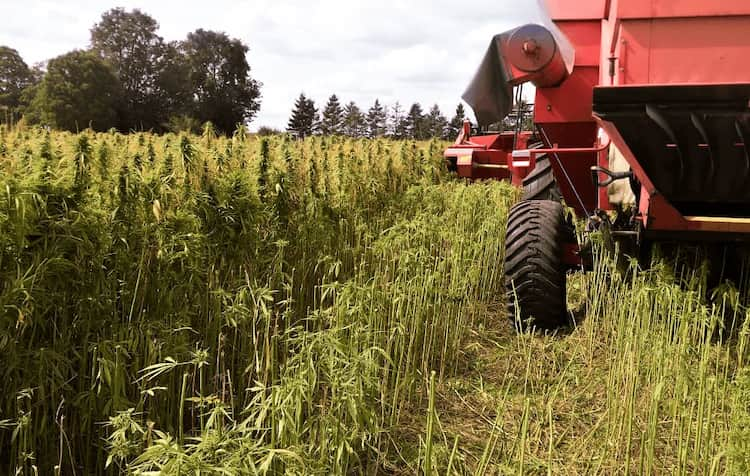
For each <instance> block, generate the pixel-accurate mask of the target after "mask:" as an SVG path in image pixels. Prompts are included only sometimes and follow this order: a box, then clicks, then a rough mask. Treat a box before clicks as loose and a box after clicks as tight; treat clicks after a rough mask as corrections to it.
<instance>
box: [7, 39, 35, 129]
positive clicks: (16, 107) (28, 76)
mask: <svg viewBox="0 0 750 476" xmlns="http://www.w3.org/2000/svg"><path fill="white" fill-rule="evenodd" d="M33 81H34V75H33V73H32V71H31V69H30V68H29V66H28V65H27V64H26V62H25V61H24V60H23V58H21V55H19V54H18V51H16V50H14V49H13V48H9V47H7V46H0V122H8V121H11V120H14V118H18V116H19V115H20V112H21V106H22V94H23V91H24V90H25V89H26V88H28V87H29V86H31V85H32V83H33Z"/></svg>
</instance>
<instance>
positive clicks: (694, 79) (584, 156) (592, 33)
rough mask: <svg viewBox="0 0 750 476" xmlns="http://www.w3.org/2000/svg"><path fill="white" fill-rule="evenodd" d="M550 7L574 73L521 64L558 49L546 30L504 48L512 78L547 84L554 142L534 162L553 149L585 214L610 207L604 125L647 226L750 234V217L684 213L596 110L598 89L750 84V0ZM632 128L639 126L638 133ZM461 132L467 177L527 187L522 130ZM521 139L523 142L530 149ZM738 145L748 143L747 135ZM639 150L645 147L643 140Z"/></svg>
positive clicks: (544, 91) (586, 2)
mask: <svg viewBox="0 0 750 476" xmlns="http://www.w3.org/2000/svg"><path fill="white" fill-rule="evenodd" d="M546 5H547V11H548V13H549V16H550V19H551V20H552V21H553V22H554V23H555V25H556V26H557V28H558V29H559V33H560V34H561V35H564V37H565V38H566V39H567V41H569V42H570V43H571V44H572V45H573V47H574V48H575V61H574V67H573V69H572V71H567V70H566V73H567V74H565V75H562V76H561V74H560V71H559V67H556V68H548V69H547V70H545V69H544V67H542V66H540V65H537V67H536V68H531V69H533V70H534V71H533V72H530V71H529V68H526V71H523V68H519V66H523V65H524V64H526V63H527V62H528V61H529V58H530V57H531V56H533V55H536V54H541V53H545V54H547V56H545V58H546V57H552V56H554V55H552V56H550V55H549V52H550V51H551V49H550V46H549V43H545V41H543V38H542V37H541V36H540V37H539V38H532V37H529V38H523V37H519V38H517V41H515V43H513V45H511V50H510V53H507V52H504V53H503V55H504V57H505V59H506V60H508V59H510V61H508V62H506V63H505V64H506V68H507V69H508V73H509V77H510V78H511V84H514V85H515V84H520V83H522V82H526V81H533V82H535V83H536V84H537V86H544V87H537V89H536V98H535V101H534V102H535V111H534V121H535V123H536V124H537V126H538V127H539V130H540V131H541V133H542V137H543V138H544V140H545V142H546V150H536V151H533V152H531V153H530V156H531V159H532V160H531V161H532V162H533V159H534V156H535V155H537V154H539V153H543V152H546V153H547V154H548V156H550V157H551V159H552V162H551V163H552V166H553V170H554V172H555V177H556V180H557V183H558V185H559V187H560V189H561V192H562V194H563V197H564V199H565V201H566V203H567V204H568V205H570V206H572V207H574V208H575V210H576V212H577V213H578V214H579V215H583V214H585V213H586V212H591V211H592V210H593V209H594V208H597V207H599V208H602V209H609V208H610V204H609V201H608V199H607V194H606V190H604V189H602V190H595V188H594V185H593V183H592V180H591V173H590V168H591V166H593V165H597V164H598V165H599V166H602V167H607V166H608V157H607V153H606V151H604V150H600V149H599V148H598V147H592V145H593V144H596V143H597V132H598V130H599V128H600V127H601V129H602V130H603V131H604V132H605V133H606V135H607V136H608V137H609V138H610V139H611V141H612V143H613V144H614V145H616V146H617V148H618V149H619V150H620V152H621V153H622V154H623V156H624V157H625V159H626V160H627V161H628V163H629V164H630V166H631V169H632V170H633V173H634V175H635V177H636V178H637V179H638V180H639V181H640V182H641V184H642V189H641V194H640V196H641V198H640V203H639V212H640V217H639V219H640V220H641V221H642V223H643V225H644V227H645V229H646V230H647V231H654V232H672V233H673V234H674V233H679V232H699V233H704V234H707V236H709V238H710V236H712V235H711V233H715V234H719V233H721V234H727V233H729V234H731V233H742V234H745V233H750V220H746V221H743V220H739V219H735V218H725V219H722V218H717V217H709V218H708V219H704V218H700V217H692V218H691V217H685V216H682V215H681V214H680V213H679V212H678V211H677V209H676V208H675V207H674V206H673V205H672V204H670V203H669V202H668V200H667V199H666V198H665V196H664V195H662V194H660V193H659V190H657V189H656V187H655V186H654V181H653V180H651V178H650V177H649V176H648V175H647V173H646V171H645V170H644V167H643V166H642V165H641V163H640V162H639V158H638V157H637V156H636V155H635V154H634V153H633V151H632V150H631V149H630V148H629V147H628V144H627V143H626V141H625V140H624V139H623V137H622V135H621V134H620V131H618V129H617V127H616V126H615V125H614V124H613V123H612V122H610V121H608V120H606V119H603V118H600V117H594V115H593V113H592V105H593V91H594V88H595V87H597V86H615V87H623V88H627V87H630V86H651V85H654V86H656V85H668V86H674V85H701V86H706V87H715V86H716V85H722V84H747V83H750V61H748V60H747V58H748V53H750V35H748V31H750V1H748V0H721V1H714V0H546ZM540 49H541V53H540ZM555 61H557V60H555ZM558 63H559V62H558ZM550 64H552V61H551V62H550ZM542 72H543V73H542ZM560 77H562V79H561V80H560V81H561V82H560V81H559V80H558V79H559V78H560ZM545 79H546V80H548V81H545ZM658 101H659V98H655V102H657V103H658ZM644 107H645V106H644ZM748 107H749V109H750V105H749V106H748ZM688 114H689V113H688ZM698 120H700V118H699V119H698ZM621 126H622V123H621ZM654 127H657V126H656V124H655V125H654ZM632 134H633V132H632V131H631V137H630V139H629V140H632ZM529 136H530V133H528V132H526V133H524V134H523V137H524V138H525V139H526V140H528V138H529ZM459 139H460V140H459V141H457V143H456V145H454V146H453V147H452V148H451V149H450V150H452V151H453V152H454V153H455V152H456V151H464V150H466V151H467V152H466V153H467V154H468V155H467V157H468V160H464V162H465V163H464V165H462V166H460V167H459V174H461V175H462V176H466V177H470V178H487V177H491V178H499V179H512V180H513V183H515V184H516V185H520V182H521V180H520V178H521V177H523V176H524V174H526V173H528V170H524V169H520V168H517V169H515V170H514V168H513V162H512V160H511V158H510V156H511V153H512V150H513V134H512V133H504V134H494V135H488V136H478V137H469V134H462V135H461V137H460V138H459ZM521 142H522V143H520V144H517V145H516V148H517V149H523V148H525V143H523V141H521ZM708 142H710V140H709V141H708ZM735 145H736V146H737V147H744V144H743V143H742V140H739V139H738V140H737V143H736V144H735ZM633 147H634V148H639V147H641V146H639V145H637V144H635V143H634V145H633ZM695 147H698V148H699V149H706V150H707V151H708V148H709V144H705V143H703V142H702V141H698V143H697V144H695ZM677 148H678V145H677V144H671V145H670V143H669V141H666V143H665V144H664V150H665V151H669V150H672V151H673V152H669V153H668V154H672V156H673V155H674V154H675V153H676V152H674V150H675V149H677ZM708 153H710V151H708ZM647 157H649V158H650V159H651V160H654V158H655V157H656V156H655V155H653V153H652V154H650V155H648V156H647ZM642 159H644V158H643V157H642ZM665 160H666V159H665ZM645 163H647V164H648V162H645ZM481 164H496V165H502V166H504V167H506V168H504V169H496V170H493V171H491V172H490V171H488V170H487V169H481V168H479V169H477V168H476V165H481ZM678 206H680V205H679V203H678ZM716 236H718V235H716ZM717 239H719V238H717Z"/></svg>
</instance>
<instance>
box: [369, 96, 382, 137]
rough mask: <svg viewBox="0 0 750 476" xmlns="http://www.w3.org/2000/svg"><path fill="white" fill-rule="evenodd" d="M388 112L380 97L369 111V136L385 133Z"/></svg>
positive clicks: (378, 135)
mask: <svg viewBox="0 0 750 476" xmlns="http://www.w3.org/2000/svg"><path fill="white" fill-rule="evenodd" d="M385 121H386V113H385V109H384V108H383V106H382V105H381V104H380V101H379V100H378V99H375V104H373V105H372V107H371V108H370V110H369V111H367V133H368V136H369V137H380V136H382V135H385Z"/></svg>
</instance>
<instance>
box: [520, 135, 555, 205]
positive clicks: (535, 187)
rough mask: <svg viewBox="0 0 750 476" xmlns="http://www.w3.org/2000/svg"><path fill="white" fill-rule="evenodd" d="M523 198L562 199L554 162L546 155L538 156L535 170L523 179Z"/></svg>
mask: <svg viewBox="0 0 750 476" xmlns="http://www.w3.org/2000/svg"><path fill="white" fill-rule="evenodd" d="M532 148H533V147H532ZM522 198H523V200H555V201H560V199H561V198H562V194H561V193H560V188H559V187H558V186H557V181H556V180H555V174H554V172H553V170H552V164H551V163H550V160H549V157H547V156H546V155H541V156H539V157H537V159H536V165H535V166H534V170H532V171H531V173H530V174H529V175H527V176H526V178H524V179H523V196H522Z"/></svg>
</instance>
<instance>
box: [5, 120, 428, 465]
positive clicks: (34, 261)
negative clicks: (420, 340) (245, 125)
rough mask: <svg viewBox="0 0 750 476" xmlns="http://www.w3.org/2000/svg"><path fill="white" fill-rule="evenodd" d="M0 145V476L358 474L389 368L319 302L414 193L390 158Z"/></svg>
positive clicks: (367, 335) (60, 143)
mask: <svg viewBox="0 0 750 476" xmlns="http://www.w3.org/2000/svg"><path fill="white" fill-rule="evenodd" d="M4 134H5V135H4V138H3V141H4V142H3V143H5V144H7V146H6V147H8V149H7V151H6V154H7V159H6V160H4V161H3V163H2V164H1V165H0V167H2V172H3V173H2V174H1V175H0V177H2V179H1V180H2V182H3V183H2V186H1V187H0V189H2V190H5V193H4V194H3V196H2V198H0V240H1V241H2V246H0V283H2V285H1V286H0V303H2V308H1V309H3V313H1V314H0V376H2V378H3V381H4V382H6V384H5V386H4V392H3V394H2V397H0V461H1V462H2V463H0V468H1V469H0V472H2V473H10V474H14V473H16V471H18V472H22V473H26V474H30V473H33V472H35V471H36V472H38V473H39V474H54V472H55V471H59V472H60V473H61V474H68V473H71V474H72V473H73V472H74V470H75V472H77V473H79V474H80V473H81V471H82V469H81V468H85V471H84V472H86V473H94V474H102V473H105V472H109V473H110V474H115V473H119V472H127V471H137V470H146V469H147V468H151V469H154V468H161V469H163V470H164V471H165V472H167V473H169V472H170V471H182V472H183V473H184V472H185V471H188V470H189V469H190V468H204V469H205V468H212V467H215V468H219V467H221V468H228V470H230V471H232V470H238V469H237V468H252V467H255V468H256V469H260V468H265V470H268V471H270V472H283V471H289V472H294V471H296V472H298V473H300V474H309V471H310V470H315V471H319V472H321V473H325V472H328V471H335V472H345V471H346V470H347V468H352V469H355V470H356V468H362V467H365V466H367V465H368V464H370V463H368V459H369V458H370V456H371V455H373V454H376V448H377V446H378V444H379V443H378V442H379V441H380V435H381V431H382V428H384V426H383V418H382V415H381V409H382V408H384V407H383V406H382V405H384V403H381V402H385V400H384V399H383V396H382V395H383V393H382V392H383V391H384V389H385V388H386V387H383V386H381V384H380V383H379V382H380V378H381V375H382V372H383V370H382V369H383V368H384V367H383V365H384V362H387V361H389V360H393V361H395V360H394V357H393V355H394V354H389V353H388V351H386V353H383V349H386V348H387V345H386V342H385V341H384V340H383V336H386V335H387V334H384V333H383V330H384V327H382V326H383V324H384V323H381V324H379V327H377V328H375V327H373V328H372V329H369V330H368V329H366V328H364V327H363V328H362V329H361V331H360V330H358V331H357V332H356V333H353V332H354V327H355V321H356V322H360V321H362V322H363V323H364V322H366V316H365V315H362V316H353V315H351V314H350V312H351V311H350V310H349V304H345V302H344V301H339V299H338V298H337V295H338V293H339V292H342V293H344V294H345V295H347V296H355V295H356V294H357V293H360V292H361V289H362V286H367V285H368V281H367V274H366V273H365V268H364V267H365V266H366V267H367V269H371V270H375V269H377V267H379V266H381V265H380V260H381V259H382V258H387V259H390V256H391V255H390V254H389V255H387V257H380V256H375V255H370V254H369V253H370V252H369V251H368V250H370V249H372V246H373V243H374V241H375V240H376V239H377V237H378V235H379V233H380V231H379V230H385V229H386V228H388V226H390V224H393V223H395V220H398V219H399V218H398V217H400V216H401V213H402V212H400V211H399V210H401V208H400V206H399V205H398V202H399V201H400V197H401V196H402V194H403V193H404V192H405V191H406V189H407V188H409V187H410V186H419V187H429V185H428V184H427V182H423V181H422V179H420V178H418V177H417V176H412V175H410V173H409V172H408V170H411V168H410V167H407V166H406V165H407V164H405V163H402V162H400V160H399V161H396V162H395V163H394V164H393V165H392V166H391V167H390V168H389V171H388V173H387V175H386V171H385V169H383V168H381V167H380V164H379V160H378V158H379V157H380V155H379V154H382V155H388V154H392V155H394V156H397V157H400V156H402V154H399V153H398V151H400V150H402V149H404V150H407V149H408V146H407V145H406V144H400V143H395V142H389V141H380V142H367V141H359V142H353V141H345V140H342V139H335V138H314V139H309V140H306V141H301V142H298V141H290V140H289V139H288V138H286V137H284V136H278V137H267V138H263V139H262V140H256V139H255V138H253V137H251V136H248V135H247V134H246V132H244V131H238V132H237V134H236V135H235V136H234V137H232V138H228V137H223V136H218V135H217V134H215V132H214V131H213V129H212V128H211V127H210V126H207V127H206V128H205V129H204V132H203V134H202V135H201V136H195V135H189V134H182V135H180V136H174V135H166V136H152V135H149V134H133V135H129V136H125V135H120V134H117V133H111V132H107V133H99V134H96V133H92V132H87V133H83V134H77V135H73V134H68V133H54V132H52V133H51V132H47V131H44V130H39V129H14V130H11V131H5V132H4ZM419 147H420V148H422V147H426V145H422V144H420V145H419ZM376 150H377V151H379V152H378V153H377V154H376V153H375V151H376ZM368 151H372V153H368ZM349 155H352V156H368V155H369V156H371V157H373V159H372V160H370V161H343V160H342V161H340V160H339V157H341V156H344V157H348V156H349ZM403 157H404V158H409V157H411V156H410V155H408V154H407V155H403ZM440 160H441V158H440V157H439V156H438V155H436V156H434V157H433V158H432V160H431V161H430V162H429V163H428V164H420V165H419V166H420V167H428V168H429V169H430V170H433V169H434V170H435V171H437V170H438V166H439V164H440ZM312 168H315V169H316V170H317V172H316V174H317V175H316V179H315V181H314V183H312V182H308V181H307V180H305V179H304V177H307V176H308V174H309V170H311V169H312ZM355 173H356V174H357V175H358V176H361V177H367V180H366V181H355V180H349V179H344V178H346V177H350V176H353V175H354V174H355ZM425 175H429V176H433V173H432V172H430V173H429V174H425ZM435 176H436V177H437V176H439V173H438V174H437V175H435ZM420 184H421V185H420ZM313 186H314V187H315V189H316V191H317V193H315V194H313V193H312V191H311V188H312V187H313ZM389 210H390V211H393V212H394V213H393V215H392V216H391V214H389V212H388V211H389ZM403 213H408V212H406V211H404V212H403ZM360 269H361V271H360ZM355 276H357V279H356V281H350V280H353V279H354V277H355ZM386 279H387V275H383V278H381V279H380V280H379V282H386V281H384V280H386ZM345 283H348V284H346V285H345ZM368 292H371V293H379V291H378V290H377V288H374V289H372V290H370V291H368ZM374 296H375V294H373V297H374ZM349 299H350V298H349V297H347V302H349ZM377 299H378V300H380V302H381V304H378V305H380V306H382V305H383V304H385V303H387V301H386V300H383V299H385V296H383V298H381V297H378V298H377ZM372 305H375V301H372ZM404 318H407V316H404ZM350 319H355V321H352V322H350V323H349V324H346V322H347V321H349V320H350ZM339 321H340V322H339ZM404 325H409V324H406V323H405V324H404ZM425 338H426V335H425ZM399 339H401V340H403V339H404V337H400V338H399ZM406 345H407V344H406V342H405V341H403V342H402V343H400V344H399V349H404V348H406ZM399 368H400V369H401V370H398V372H399V373H400V374H401V375H402V377H401V379H402V380H401V381H408V382H413V381H415V379H417V377H416V376H415V375H412V376H411V377H408V378H406V377H403V375H406V374H405V373H404V372H407V373H411V374H413V373H414V372H415V369H410V368H409V367H407V366H403V365H400V366H399ZM389 372H390V374H389V375H391V377H390V378H389V380H390V381H392V382H396V380H394V377H393V376H394V375H396V374H395V373H394V372H396V370H395V368H394V369H392V370H391V371H389ZM389 385H397V383H391V384H389ZM398 385H400V384H398ZM412 385H413V384H412ZM280 402H290V403H288V404H289V405H291V404H293V405H294V410H293V411H292V412H291V413H290V412H289V411H290V409H291V408H292V407H286V406H285V405H280ZM399 405H400V404H399ZM388 406H390V403H389V404H388ZM103 422H109V423H108V424H107V425H102V423H103ZM271 427H273V428H274V429H273V430H272V431H271V430H268V428H271ZM217 448H223V450H222V451H223V453H221V451H220V452H219V453H217ZM219 454H224V455H225V456H224V457H219V456H218V455H219ZM55 467H58V469H55ZM180 467H181V468H182V469H180V470H178V469H177V468H180ZM295 468H296V469H295ZM316 468H317V469H316ZM248 471H250V470H249V469H248Z"/></svg>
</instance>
